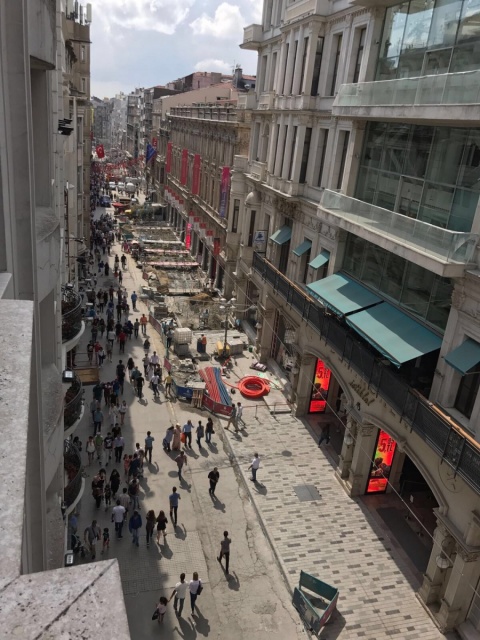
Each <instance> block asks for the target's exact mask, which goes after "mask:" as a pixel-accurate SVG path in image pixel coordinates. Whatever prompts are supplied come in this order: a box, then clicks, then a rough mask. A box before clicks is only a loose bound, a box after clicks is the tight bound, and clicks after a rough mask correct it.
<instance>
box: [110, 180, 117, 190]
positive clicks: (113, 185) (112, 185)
mask: <svg viewBox="0 0 480 640" xmlns="http://www.w3.org/2000/svg"><path fill="white" fill-rule="evenodd" d="M108 188H109V189H113V190H115V189H116V188H117V185H116V184H115V182H109V183H108Z"/></svg>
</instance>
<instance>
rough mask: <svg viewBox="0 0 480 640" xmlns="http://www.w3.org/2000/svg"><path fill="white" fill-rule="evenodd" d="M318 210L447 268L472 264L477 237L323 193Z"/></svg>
mask: <svg viewBox="0 0 480 640" xmlns="http://www.w3.org/2000/svg"><path fill="white" fill-rule="evenodd" d="M320 206H321V207H322V208H323V209H325V210H327V211H328V212H329V213H332V214H334V215H335V216H337V217H338V218H341V219H342V220H345V221H346V222H350V223H354V224H356V225H360V226H361V227H363V228H365V229H368V230H369V231H371V232H373V233H375V234H379V235H381V237H382V240H383V241H384V240H385V238H390V239H391V240H392V241H393V242H395V243H399V244H402V245H403V246H405V247H407V248H410V249H413V250H415V251H417V252H421V253H424V254H427V255H429V256H432V257H433V258H435V260H438V261H440V262H442V263H448V264H462V265H466V264H473V263H474V262H475V257H474V256H475V247H476V244H477V241H478V235H477V234H475V233H463V232H461V231H450V230H449V229H442V228H441V227H436V226H435V225H433V224H428V223H427V222H422V221H421V220H416V219H415V218H409V217H408V216H405V215H402V214H401V213H395V212H394V211H389V210H388V209H382V208H381V207H376V206H375V205H373V204H369V203H367V202H363V201H362V200H356V199H355V198H350V197H349V196H345V195H343V194H342V193H338V192H336V191H330V190H329V189H326V190H325V191H324V192H323V195H322V200H321V202H320Z"/></svg>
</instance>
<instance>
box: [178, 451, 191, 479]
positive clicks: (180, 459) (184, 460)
mask: <svg viewBox="0 0 480 640" xmlns="http://www.w3.org/2000/svg"><path fill="white" fill-rule="evenodd" d="M175 462H176V463H177V467H178V479H179V480H183V477H182V469H183V465H186V464H188V458H187V454H186V453H185V451H180V453H179V454H178V456H177V457H176V458H175Z"/></svg>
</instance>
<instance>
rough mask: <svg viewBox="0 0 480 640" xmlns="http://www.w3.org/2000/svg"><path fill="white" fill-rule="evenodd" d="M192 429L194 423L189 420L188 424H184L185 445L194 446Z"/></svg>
mask: <svg viewBox="0 0 480 640" xmlns="http://www.w3.org/2000/svg"><path fill="white" fill-rule="evenodd" d="M192 429H193V424H192V421H191V420H187V422H186V424H184V425H183V433H184V434H185V438H186V440H185V446H186V445H188V446H189V448H190V449H191V448H192Z"/></svg>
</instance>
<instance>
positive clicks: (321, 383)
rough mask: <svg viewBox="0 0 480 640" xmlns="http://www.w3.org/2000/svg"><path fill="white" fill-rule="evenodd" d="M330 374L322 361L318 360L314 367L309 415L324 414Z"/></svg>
mask: <svg viewBox="0 0 480 640" xmlns="http://www.w3.org/2000/svg"><path fill="white" fill-rule="evenodd" d="M331 374H332V372H331V371H330V369H329V368H328V367H326V366H325V363H324V362H323V360H320V359H318V360H317V364H316V366H315V377H314V379H313V390H312V397H311V398H310V408H309V413H325V409H326V406H327V395H328V389H329V388H330V377H331Z"/></svg>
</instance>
